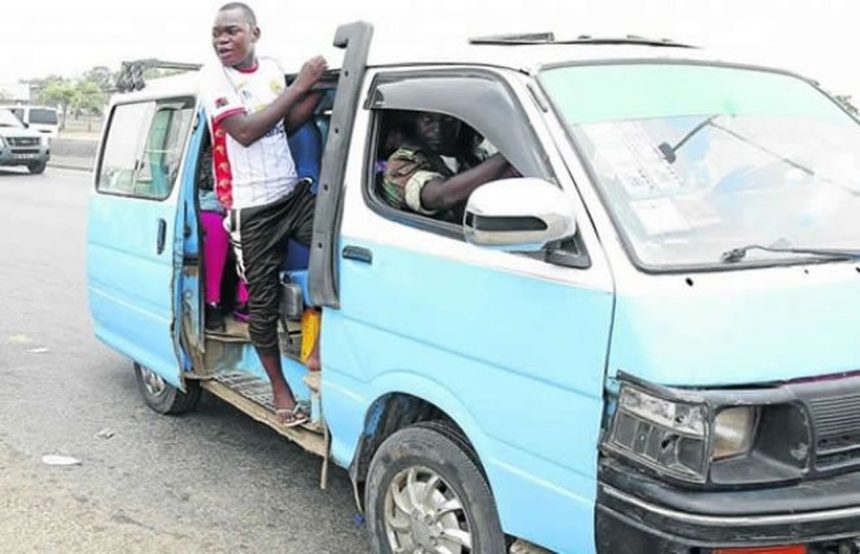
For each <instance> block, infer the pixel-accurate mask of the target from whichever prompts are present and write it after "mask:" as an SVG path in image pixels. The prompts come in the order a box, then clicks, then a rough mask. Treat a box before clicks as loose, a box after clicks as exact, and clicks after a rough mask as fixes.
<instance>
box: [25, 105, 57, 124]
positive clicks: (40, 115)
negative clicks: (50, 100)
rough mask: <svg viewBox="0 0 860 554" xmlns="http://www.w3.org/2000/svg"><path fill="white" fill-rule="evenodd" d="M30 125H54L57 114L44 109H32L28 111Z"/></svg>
mask: <svg viewBox="0 0 860 554" xmlns="http://www.w3.org/2000/svg"><path fill="white" fill-rule="evenodd" d="M30 123H36V124H40V125H56V124H57V112H56V111H54V110H46V109H44V108H32V109H31V110H30Z"/></svg>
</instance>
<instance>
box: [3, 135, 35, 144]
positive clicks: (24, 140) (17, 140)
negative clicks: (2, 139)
mask: <svg viewBox="0 0 860 554" xmlns="http://www.w3.org/2000/svg"><path fill="white" fill-rule="evenodd" d="M39 140H40V139H39V137H9V138H7V139H6V142H8V143H9V146H39Z"/></svg>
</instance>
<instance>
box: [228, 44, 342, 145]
mask: <svg viewBox="0 0 860 554" xmlns="http://www.w3.org/2000/svg"><path fill="white" fill-rule="evenodd" d="M325 70H326V62H325V59H323V57H322V56H317V57H315V58H312V59H310V60H308V61H306V62H305V64H304V65H303V66H302V69H301V71H300V72H299V75H298V76H297V77H296V80H295V81H293V84H292V85H290V86H289V87H288V88H287V89H286V90H284V92H282V93H281V94H280V95H278V97H277V98H276V99H275V101H274V102H272V103H271V104H269V105H268V106H266V107H265V108H263V109H262V110H260V111H258V112H255V113H241V114H235V115H231V116H229V117H227V118H225V119H224V121H223V122H222V123H221V126H222V127H223V129H224V131H226V132H227V134H228V135H230V136H231V137H233V138H234V139H235V140H236V142H238V143H239V144H241V145H242V146H249V145H251V144H252V143H254V142H255V141H256V140H258V139H259V138H260V137H262V136H263V135H265V134H266V133H268V132H269V130H271V129H272V127H274V126H275V125H276V124H277V123H278V122H279V121H281V120H283V119H284V118H285V117H286V116H287V114H288V113H289V112H290V110H291V109H293V108H294V107H296V106H297V105H300V104H301V102H302V100H303V99H304V98H306V97H307V95H308V92H309V91H310V89H311V87H312V86H313V85H314V84H315V83H316V82H317V81H319V79H320V77H322V75H323V72H325Z"/></svg>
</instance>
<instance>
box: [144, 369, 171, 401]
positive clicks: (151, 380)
mask: <svg viewBox="0 0 860 554" xmlns="http://www.w3.org/2000/svg"><path fill="white" fill-rule="evenodd" d="M140 377H141V379H142V380H143V387H144V388H145V389H146V392H147V394H149V396H151V397H153V398H158V397H159V396H161V395H162V394H164V393H165V391H167V383H165V382H164V379H162V378H161V377H160V376H159V375H158V374H157V373H155V372H154V371H152V370H151V369H149V368H147V367H143V366H141V368H140Z"/></svg>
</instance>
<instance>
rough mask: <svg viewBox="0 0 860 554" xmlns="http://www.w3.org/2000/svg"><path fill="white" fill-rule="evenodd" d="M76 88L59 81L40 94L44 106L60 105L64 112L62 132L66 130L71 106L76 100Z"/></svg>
mask: <svg viewBox="0 0 860 554" xmlns="http://www.w3.org/2000/svg"><path fill="white" fill-rule="evenodd" d="M75 95H76V87H75V85H74V84H73V83H72V82H71V81H69V80H67V79H62V78H61V79H60V80H59V81H51V82H49V83H48V84H47V85H45V87H44V88H42V90H41V91H40V92H39V101H40V102H42V103H43V104H50V105H55V106H57V105H59V106H60V107H61V109H62V112H63V120H62V122H61V123H60V130H61V131H63V130H65V128H66V116H68V114H69V106H70V105H71V104H72V102H73V101H74V100H75Z"/></svg>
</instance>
